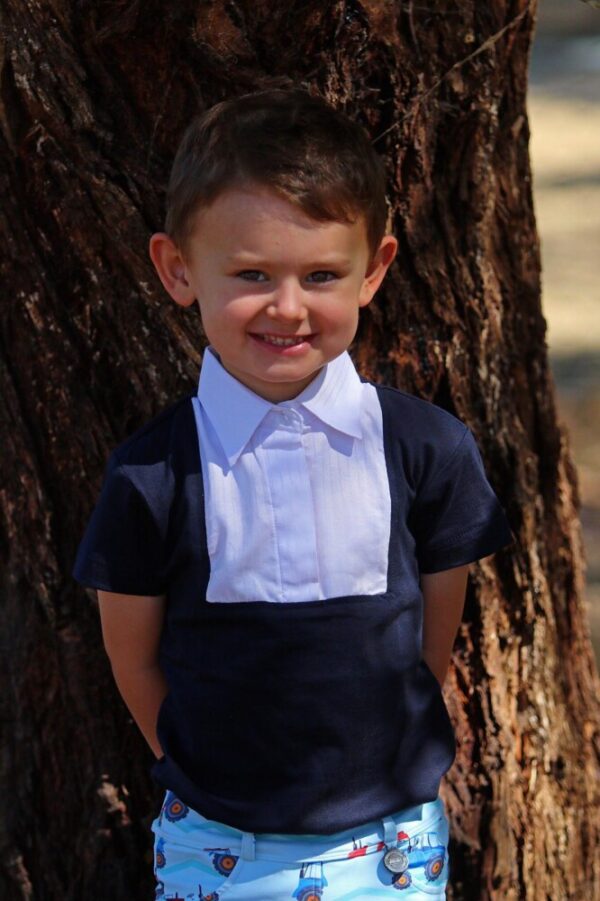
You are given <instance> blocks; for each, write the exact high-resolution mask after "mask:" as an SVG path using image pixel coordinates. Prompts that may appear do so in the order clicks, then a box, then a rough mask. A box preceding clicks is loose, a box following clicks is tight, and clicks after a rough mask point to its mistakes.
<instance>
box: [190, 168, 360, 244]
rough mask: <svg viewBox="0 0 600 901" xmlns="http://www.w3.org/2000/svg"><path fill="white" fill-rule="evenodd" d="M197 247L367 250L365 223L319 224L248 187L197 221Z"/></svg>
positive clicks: (222, 198) (228, 194) (225, 195)
mask: <svg viewBox="0 0 600 901" xmlns="http://www.w3.org/2000/svg"><path fill="white" fill-rule="evenodd" d="M192 242H193V244H194V245H195V246H196V247H198V248H201V247H202V246H205V247H207V248H208V247H210V248H211V250H212V251H214V250H215V248H221V249H222V250H223V251H225V252H227V253H229V254H231V253H232V252H236V251H237V250H238V249H239V250H241V251H248V252H249V253H252V252H257V253H258V252H263V251H264V250H265V249H269V250H271V251H276V250H279V251H285V250H288V251H289V250H291V249H292V245H293V246H294V247H297V246H298V244H300V245H301V246H302V247H303V248H305V249H306V251H307V252H314V250H315V249H318V248H319V246H326V247H328V248H330V249H332V248H333V249H339V250H340V251H342V252H346V253H350V254H356V253H358V252H361V251H362V250H363V249H364V248H365V247H366V245H367V229H366V222H365V219H364V217H363V216H362V215H357V216H356V218H355V219H354V221H353V222H350V223H347V222H340V221H338V220H327V221H322V220H317V219H314V218H312V217H311V216H310V215H309V214H308V213H307V212H305V211H304V210H303V209H302V208H301V207H300V206H299V205H297V204H295V203H292V202H291V201H289V200H287V199H286V198H285V197H282V196H281V195H280V194H277V193H276V192H275V191H272V190H270V189H269V188H267V187H262V186H253V185H247V186H243V187H239V188H238V187H236V188H231V189H229V190H227V191H224V192H222V193H221V194H219V195H218V197H216V198H215V200H214V201H213V202H212V203H211V204H210V205H209V206H207V207H203V208H201V209H200V210H199V211H198V212H197V213H196V215H195V217H194V224H193V233H192Z"/></svg>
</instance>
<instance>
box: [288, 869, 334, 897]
mask: <svg viewBox="0 0 600 901" xmlns="http://www.w3.org/2000/svg"><path fill="white" fill-rule="evenodd" d="M326 885H327V880H326V879H325V875H324V873H323V864H322V863H320V862H319V863H303V864H302V867H301V868H300V879H299V881H298V885H297V886H296V890H295V891H294V892H292V898H296V899H297V901H320V899H321V898H322V897H323V889H324V888H325V886H326Z"/></svg>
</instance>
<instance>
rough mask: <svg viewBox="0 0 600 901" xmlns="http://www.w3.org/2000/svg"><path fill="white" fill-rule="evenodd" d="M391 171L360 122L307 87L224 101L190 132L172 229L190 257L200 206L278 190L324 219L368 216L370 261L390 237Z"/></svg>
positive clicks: (176, 185) (175, 172) (180, 157)
mask: <svg viewBox="0 0 600 901" xmlns="http://www.w3.org/2000/svg"><path fill="white" fill-rule="evenodd" d="M385 182H386V178H385V169H384V165H383V161H382V159H381V158H380V157H379V155H378V154H377V152H376V151H375V150H374V149H373V147H372V146H371V142H370V140H369V137H368V135H367V133H366V132H365V131H364V129H363V128H362V126H361V125H359V124H358V123H357V122H353V121H352V120H351V119H350V118H348V116H346V115H345V114H344V113H342V112H340V111H339V110H336V109H335V108H334V107H332V106H330V104H329V103H327V101H326V100H325V99H324V98H323V97H321V96H315V95H312V94H309V93H308V91H305V90H304V89H302V88H296V87H294V88H291V89H288V88H285V89H284V88H271V89H269V90H262V91H256V92H254V93H251V94H244V95H242V96H240V97H235V98H233V99H230V100H224V101H222V102H221V103H217V104H216V105H215V106H212V107H211V108H210V109H208V110H207V111H206V112H204V113H202V114H200V115H197V116H196V117H195V118H194V119H193V120H192V122H191V123H190V125H189V126H188V127H187V129H186V131H185V133H184V135H183V137H182V139H181V142H180V144H179V147H178V149H177V153H176V155H175V159H174V161H173V166H172V169H171V174H170V177H169V183H168V185H167V194H166V217H165V228H164V230H165V232H166V233H167V234H168V235H169V236H170V237H171V239H172V240H173V241H174V243H175V244H176V245H177V247H178V248H179V250H180V252H181V253H182V255H183V256H184V258H187V257H188V241H189V238H190V236H191V234H192V232H193V227H194V217H195V214H196V212H197V211H198V209H200V208H201V207H203V206H209V205H210V204H211V202H212V201H213V200H215V199H216V197H217V196H218V195H219V194H221V193H222V192H223V191H225V190H227V189H229V188H232V187H240V186H242V185H244V184H248V183H254V184H258V185H261V186H266V187H268V188H271V189H272V190H274V191H275V192H276V193H278V194H280V195H281V196H283V197H285V198H286V199H287V200H289V201H291V202H292V203H295V204H297V205H298V206H299V207H300V208H301V209H302V210H303V211H304V212H305V213H306V214H307V215H308V216H311V217H312V218H313V219H316V220H318V221H339V222H353V221H355V217H357V216H360V215H362V216H364V219H365V224H366V231H367V240H368V243H369V249H370V252H371V256H373V254H374V253H375V251H376V250H377V248H378V246H379V243H380V241H381V239H382V237H383V236H384V234H385V229H386V221H387V205H386V197H385Z"/></svg>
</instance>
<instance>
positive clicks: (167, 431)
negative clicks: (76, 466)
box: [111, 393, 194, 466]
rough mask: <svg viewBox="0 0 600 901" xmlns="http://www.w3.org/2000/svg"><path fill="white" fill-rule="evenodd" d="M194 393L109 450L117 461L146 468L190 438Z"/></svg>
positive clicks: (164, 458)
mask: <svg viewBox="0 0 600 901" xmlns="http://www.w3.org/2000/svg"><path fill="white" fill-rule="evenodd" d="M193 397H194V394H193V393H190V394H185V395H183V396H182V397H180V398H178V399H177V400H175V401H173V402H172V403H170V404H169V405H168V406H167V407H165V408H164V409H162V410H160V411H159V412H158V413H157V414H156V415H155V416H153V417H152V418H151V419H149V420H148V421H147V422H145V423H143V424H142V425H141V426H139V427H138V428H137V429H136V430H135V431H134V432H132V434H131V435H128V436H127V437H126V438H125V439H124V440H123V441H121V442H120V443H119V444H118V445H117V446H116V447H115V448H114V449H113V451H112V454H111V456H112V457H114V458H115V459H116V460H117V462H119V463H121V464H123V465H129V466H135V465H139V466H148V465H151V464H152V463H158V462H161V461H162V462H164V461H165V460H167V459H168V458H169V457H171V456H172V455H173V454H174V453H175V452H176V451H177V449H179V448H181V447H184V446H185V445H186V444H187V443H189V439H190V437H192V438H193V436H194V431H192V427H193V425H194V419H193V408H192V398H193Z"/></svg>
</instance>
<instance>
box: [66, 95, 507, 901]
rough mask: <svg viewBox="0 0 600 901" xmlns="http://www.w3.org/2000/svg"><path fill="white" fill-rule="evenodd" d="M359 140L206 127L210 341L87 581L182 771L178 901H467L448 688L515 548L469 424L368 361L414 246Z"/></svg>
mask: <svg viewBox="0 0 600 901" xmlns="http://www.w3.org/2000/svg"><path fill="white" fill-rule="evenodd" d="M386 215H387V209H386V200H385V176H384V171H383V166H382V163H381V161H380V159H379V158H378V156H377V155H376V153H375V152H374V151H373V149H372V147H371V145H370V142H369V140H368V138H367V136H366V135H365V133H364V132H363V131H362V129H361V128H360V127H359V126H358V125H357V124H355V123H353V122H351V121H350V120H348V119H347V118H346V117H345V116H344V115H342V114H341V113H339V112H337V111H336V110H334V109H332V108H331V107H330V106H329V105H328V104H327V103H325V101H324V100H322V99H321V98H319V97H316V96H311V95H310V94H308V93H307V92H305V91H303V90H300V89H294V90H283V89H276V90H270V91H263V92H258V93H255V94H250V95H245V96H243V97H239V98H237V99H234V100H230V101H226V102H223V103H219V104H217V105H216V106H215V107H213V108H212V109H210V110H208V112H206V113H205V114H203V115H202V116H200V117H198V118H197V119H196V120H194V121H193V122H192V124H191V125H190V127H189V128H188V130H187V132H186V134H185V135H184V137H183V139H182V142H181V144H180V147H179V149H178V152H177V155H176V158H175V161H174V164H173V170H172V173H171V178H170V182H169V187H168V191H167V217H166V223H165V232H160V233H157V234H154V235H152V238H151V240H150V256H151V258H152V261H153V263H154V266H155V267H156V270H157V273H158V275H159V277H160V279H161V282H162V284H163V285H164V287H165V289H166V290H167V292H168V293H169V295H170V296H171V297H172V298H173V300H174V301H175V302H176V303H178V304H180V305H182V306H191V305H192V304H194V303H195V302H196V301H198V304H199V307H200V313H201V316H202V322H203V326H204V330H205V333H206V336H207V338H208V341H209V347H208V349H207V350H206V352H205V354H204V359H203V364H202V371H201V373H200V379H199V386H198V391H197V394H196V393H194V394H189V395H186V396H185V397H183V398H181V399H179V400H178V401H177V402H176V403H174V404H173V405H171V406H170V407H168V408H167V409H166V410H163V411H162V412H161V413H160V414H159V415H158V416H156V417H155V418H154V419H152V420H151V421H150V422H149V423H147V424H146V425H144V426H142V428H140V429H138V430H137V431H136V432H135V433H134V434H133V435H131V436H130V437H129V438H127V439H126V440H125V441H123V442H122V443H121V444H120V445H119V446H118V447H117V448H116V449H115V450H114V451H113V452H112V454H111V455H110V458H109V461H108V464H107V468H106V473H105V478H104V483H103V486H102V493H101V496H100V499H99V501H98V504H97V506H96V508H95V510H94V512H93V515H92V517H91V520H90V522H89V525H88V528H87V531H86V533H85V536H84V538H83V540H82V542H81V545H80V547H79V551H78V556H77V561H76V565H75V568H74V571H73V575H74V577H75V578H76V579H77V580H78V581H80V582H81V583H82V584H84V585H87V586H92V587H95V588H97V589H98V597H99V604H100V614H101V621H102V629H103V638H104V643H105V647H106V650H107V653H108V655H109V657H110V660H111V664H112V668H113V672H114V676H115V679H116V682H117V685H118V687H119V690H120V691H121V694H122V696H123V698H124V700H125V702H126V703H127V705H128V706H129V709H130V710H131V712H132V714H133V716H134V718H135V720H136V722H137V723H138V724H139V727H140V729H141V730H142V732H143V734H144V735H145V737H146V739H147V741H148V743H149V745H150V747H151V748H152V750H153V752H154V753H155V755H156V757H157V761H156V763H155V764H154V765H153V767H152V775H153V777H154V778H155V780H156V781H157V782H158V783H159V784H160V785H161V786H162V787H163V788H164V789H165V797H164V802H163V804H162V808H161V811H160V814H159V815H158V816H157V818H156V819H155V820H154V822H153V825H152V829H153V832H154V833H155V844H154V849H155V868H154V870H155V874H156V878H157V898H162V897H165V898H180V899H182V898H194V899H196V898H198V899H199V901H202V899H213V901H216V899H223V898H228V899H231V901H234V899H247V901H249V899H253V901H268V899H273V901H278V899H284V898H290V899H291V898H296V899H300V901H309V899H310V901H313V899H317V898H324V899H326V901H340V899H350V898H354V899H362V898H367V897H382V898H383V897H389V896H390V895H392V894H393V892H394V891H395V890H404V891H405V893H406V897H408V898H428V899H431V898H443V897H445V886H446V882H447V878H448V853H447V845H448V822H447V819H446V816H445V811H444V807H443V804H442V801H441V799H440V797H439V795H438V789H439V783H440V780H441V778H442V776H443V774H444V773H445V772H446V771H447V769H448V768H449V766H450V765H451V763H452V761H453V758H454V754H455V738H454V734H453V730H452V726H451V723H450V719H449V716H448V713H447V711H446V707H445V704H444V701H443V697H442V694H441V684H442V683H443V681H444V677H445V674H446V670H447V667H448V664H449V660H450V654H451V649H452V645H453V641H454V638H455V635H456V631H457V628H458V624H459V621H460V618H461V614H462V608H463V603H464V597H465V587H466V581H467V574H468V569H469V563H470V562H472V561H475V560H478V559H481V558H482V557H484V556H487V555H490V554H491V553H493V552H494V551H495V550H497V549H498V548H500V547H503V546H505V545H507V544H508V543H510V542H511V540H512V534H511V531H510V528H509V526H508V522H507V519H506V516H505V514H504V511H503V510H502V507H501V506H500V504H499V502H498V499H497V497H496V495H495V493H494V491H493V490H492V488H491V486H490V484H489V482H488V480H487V478H486V475H485V472H484V468H483V464H482V461H481V457H480V454H479V451H478V448H477V445H476V443H475V440H474V437H473V435H472V433H471V432H470V430H469V429H468V428H467V426H465V425H464V424H463V423H462V422H461V421H460V420H458V419H457V418H456V417H455V416H453V415H451V414H450V413H449V412H447V411H445V410H443V409H441V408H439V407H437V406H435V405H434V404H432V403H429V402H428V401H425V400H422V399H419V398H417V397H415V396H413V395H410V394H408V393H406V392H403V391H399V390H397V389H394V388H390V387H386V386H383V385H379V384H374V383H370V382H368V381H366V380H364V379H361V378H360V377H359V376H358V374H357V372H356V370H355V368H354V366H353V364H352V361H351V358H350V356H349V355H348V352H347V348H348V347H349V345H350V343H351V342H352V340H353V338H354V335H355V332H356V328H357V324H358V314H359V309H360V308H361V307H364V306H366V305H367V304H368V303H370V302H371V300H372V299H373V296H374V294H375V292H376V291H377V289H378V287H379V286H380V284H381V282H382V280H383V278H384V275H385V273H386V271H387V269H388V267H389V265H390V263H391V262H392V260H393V258H394V256H395V253H396V250H397V241H396V239H395V238H394V237H393V236H392V235H390V234H386Z"/></svg>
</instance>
